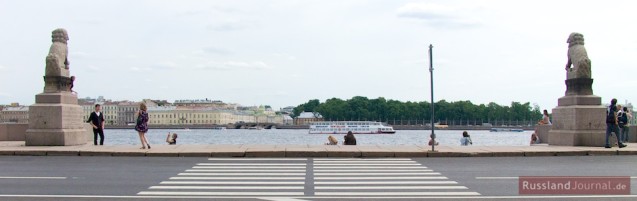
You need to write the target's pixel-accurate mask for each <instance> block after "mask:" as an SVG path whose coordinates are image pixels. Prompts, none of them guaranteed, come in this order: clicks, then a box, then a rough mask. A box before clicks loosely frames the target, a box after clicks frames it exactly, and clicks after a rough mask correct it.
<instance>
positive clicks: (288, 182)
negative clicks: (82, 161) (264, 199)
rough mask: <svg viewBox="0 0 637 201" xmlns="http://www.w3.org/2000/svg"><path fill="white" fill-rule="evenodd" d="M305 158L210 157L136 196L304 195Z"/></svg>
mask: <svg viewBox="0 0 637 201" xmlns="http://www.w3.org/2000/svg"><path fill="white" fill-rule="evenodd" d="M307 161H308V159H306V158H303V159H292V160H285V159H282V158H254V159H252V158H210V159H208V163H197V164H196V165H195V166H194V167H192V168H191V169H188V170H186V171H185V172H182V173H179V174H177V176H174V177H170V178H169V180H168V181H163V182H161V183H159V185H156V186H151V187H149V188H148V190H145V191H141V192H139V193H138V195H140V196H255V197H257V196H258V197H260V196H277V197H280V196H304V195H305V192H304V191H305V183H306V182H305V180H306V179H305V178H306V175H307V169H306V167H307Z"/></svg>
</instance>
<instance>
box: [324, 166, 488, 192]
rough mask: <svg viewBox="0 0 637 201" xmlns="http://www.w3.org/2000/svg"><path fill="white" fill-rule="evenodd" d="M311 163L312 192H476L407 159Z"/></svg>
mask: <svg viewBox="0 0 637 201" xmlns="http://www.w3.org/2000/svg"><path fill="white" fill-rule="evenodd" d="M313 166H314V189H315V191H314V195H315V196H342V197H356V196H381V197H382V196H397V197H400V196H412V197H413V196H420V197H428V196H476V195H480V194H479V193H478V192H473V191H469V190H468V188H467V187H465V186H461V185H458V182H455V181H450V180H449V178H447V177H445V176H441V174H440V173H438V172H434V171H433V170H431V169H428V168H427V167H424V166H422V165H421V164H420V163H418V162H416V161H413V160H411V159H401V160H396V159H373V160H365V159H358V160H343V159H321V160H316V161H314V164H313ZM379 190H380V191H379Z"/></svg>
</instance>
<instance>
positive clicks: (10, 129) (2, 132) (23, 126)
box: [0, 123, 29, 141]
mask: <svg viewBox="0 0 637 201" xmlns="http://www.w3.org/2000/svg"><path fill="white" fill-rule="evenodd" d="M28 128H29V124H28V123H0V141H24V136H25V134H26V132H27V129H28Z"/></svg>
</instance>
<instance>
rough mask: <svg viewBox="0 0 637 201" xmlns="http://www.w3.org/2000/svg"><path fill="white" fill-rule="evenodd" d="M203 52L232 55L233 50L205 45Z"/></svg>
mask: <svg viewBox="0 0 637 201" xmlns="http://www.w3.org/2000/svg"><path fill="white" fill-rule="evenodd" d="M203 52H205V53H210V54H218V55H230V54H232V52H231V51H230V50H226V49H223V48H218V47H205V48H203Z"/></svg>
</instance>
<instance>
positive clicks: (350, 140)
mask: <svg viewBox="0 0 637 201" xmlns="http://www.w3.org/2000/svg"><path fill="white" fill-rule="evenodd" d="M343 138H345V141H344V142H343V144H344V145H356V137H354V134H353V133H352V131H347V135H345V137H343Z"/></svg>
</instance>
